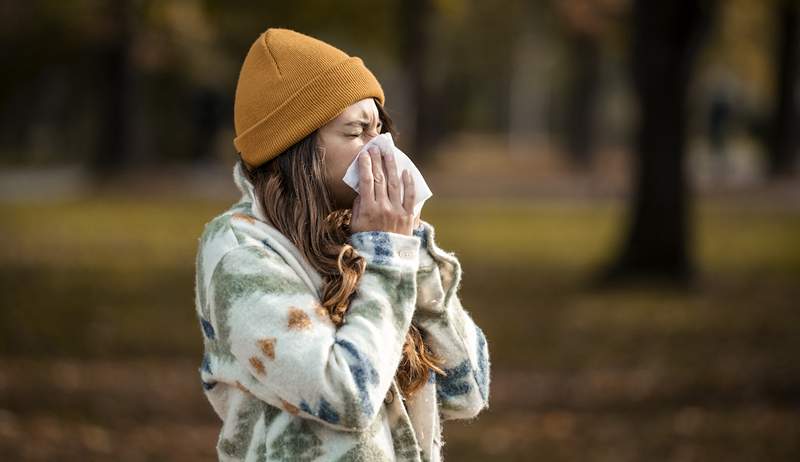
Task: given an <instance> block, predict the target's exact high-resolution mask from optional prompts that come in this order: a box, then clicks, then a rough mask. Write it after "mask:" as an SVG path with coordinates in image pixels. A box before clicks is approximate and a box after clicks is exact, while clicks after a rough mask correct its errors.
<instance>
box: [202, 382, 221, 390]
mask: <svg viewBox="0 0 800 462" xmlns="http://www.w3.org/2000/svg"><path fill="white" fill-rule="evenodd" d="M200 383H202V384H203V389H204V390H211V389H212V388H214V387H216V386H217V382H205V381H203V380H200Z"/></svg>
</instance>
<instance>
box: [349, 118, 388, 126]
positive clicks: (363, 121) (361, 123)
mask: <svg viewBox="0 0 800 462" xmlns="http://www.w3.org/2000/svg"><path fill="white" fill-rule="evenodd" d="M378 124H379V125H383V122H381V120H380V119H378ZM345 125H369V120H363V119H362V120H353V121H350V122H347V123H345Z"/></svg>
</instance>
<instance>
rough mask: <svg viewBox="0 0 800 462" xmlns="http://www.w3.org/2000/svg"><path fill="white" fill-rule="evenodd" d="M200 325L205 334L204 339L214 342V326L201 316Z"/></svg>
mask: <svg viewBox="0 0 800 462" xmlns="http://www.w3.org/2000/svg"><path fill="white" fill-rule="evenodd" d="M200 325H201V326H203V333H204V334H206V337H208V338H210V339H211V340H214V336H215V335H216V334H215V333H214V326H212V325H211V323H210V322H208V320H206V318H204V317H202V316H201V317H200Z"/></svg>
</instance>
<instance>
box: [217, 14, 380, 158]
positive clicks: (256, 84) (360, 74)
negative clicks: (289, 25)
mask: <svg viewBox="0 0 800 462" xmlns="http://www.w3.org/2000/svg"><path fill="white" fill-rule="evenodd" d="M368 97H375V98H377V99H378V101H380V103H381V105H383V104H384V101H385V100H384V95H383V89H382V88H381V85H380V83H378V80H377V79H376V78H375V76H374V75H373V74H372V72H370V71H369V69H367V68H366V66H364V63H363V61H362V60H361V58H359V57H355V56H352V57H351V56H348V55H347V54H346V53H344V52H343V51H341V50H339V49H338V48H335V47H333V46H331V45H329V44H327V43H325V42H323V41H321V40H318V39H315V38H313V37H309V36H308V35H304V34H301V33H299V32H295V31H293V30H290V29H281V28H269V29H267V30H266V31H265V32H263V33H262V34H261V35H260V36H259V37H258V39H256V41H255V42H254V43H253V45H252V46H251V47H250V50H249V51H248V52H247V56H246V57H245V59H244V63H243V64H242V69H241V71H240V73H239V81H238V83H237V85H236V96H235V101H234V107H233V117H234V124H235V130H236V137H235V138H234V139H233V145H234V146H235V147H236V149H237V151H238V152H240V153H241V156H242V159H243V160H244V161H245V163H246V164H248V165H247V166H248V167H250V168H254V167H257V166H259V165H261V164H263V163H265V162H267V161H269V160H270V159H272V158H274V157H277V156H278V155H279V154H281V153H282V152H284V151H285V150H286V149H287V148H289V147H290V146H292V145H293V144H295V143H297V142H298V141H300V140H302V139H303V138H305V137H306V136H308V135H309V134H310V133H312V132H313V131H314V130H316V129H318V128H320V127H321V126H323V125H325V124H326V123H327V122H329V121H330V120H332V119H333V118H335V117H336V116H337V115H339V114H340V113H341V112H342V111H343V110H344V109H345V108H347V106H350V105H351V104H353V103H355V102H357V101H360V100H362V99H364V98H368Z"/></svg>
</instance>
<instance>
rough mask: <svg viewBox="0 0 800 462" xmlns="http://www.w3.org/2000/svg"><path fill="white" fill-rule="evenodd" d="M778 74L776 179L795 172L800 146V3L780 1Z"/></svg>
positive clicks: (772, 160)
mask: <svg viewBox="0 0 800 462" xmlns="http://www.w3.org/2000/svg"><path fill="white" fill-rule="evenodd" d="M775 13H776V15H777V18H776V19H777V21H776V22H777V28H776V30H775V33H776V35H777V37H776V45H777V46H776V59H775V65H776V67H777V69H776V72H775V78H776V82H775V84H776V91H775V109H774V114H773V120H772V127H771V130H770V137H769V140H768V147H769V174H770V176H772V177H780V176H786V175H790V174H792V173H793V169H794V168H795V163H796V161H797V152H798V145H799V144H800V133H799V132H798V130H799V129H800V86H798V77H800V75H798V67H799V66H800V31H798V22H799V21H800V2H798V1H797V0H778V1H777V5H776V9H775Z"/></svg>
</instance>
